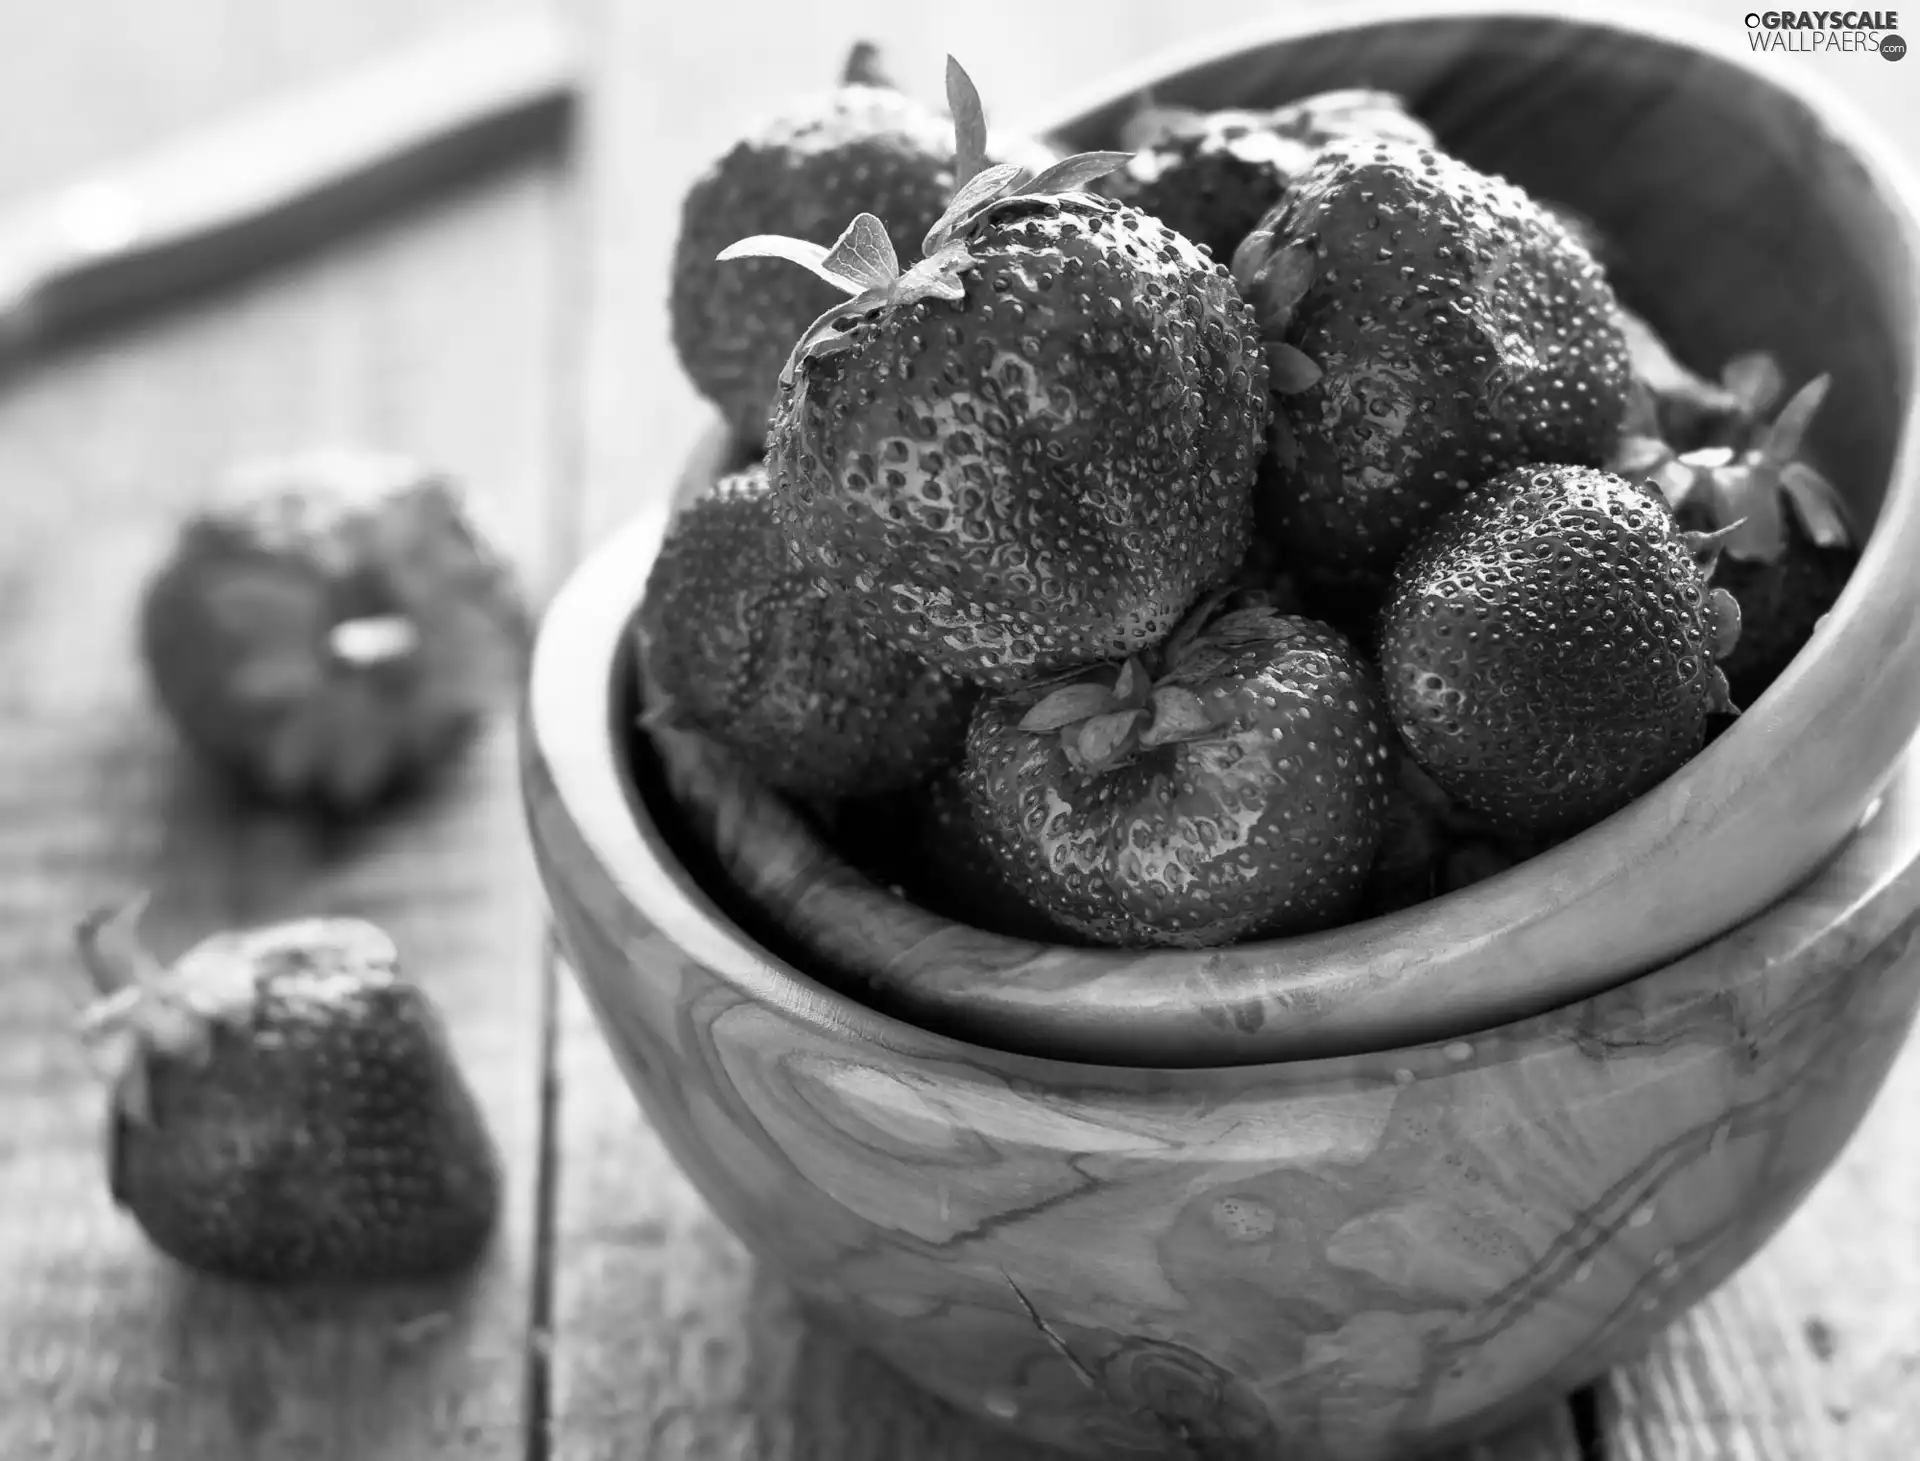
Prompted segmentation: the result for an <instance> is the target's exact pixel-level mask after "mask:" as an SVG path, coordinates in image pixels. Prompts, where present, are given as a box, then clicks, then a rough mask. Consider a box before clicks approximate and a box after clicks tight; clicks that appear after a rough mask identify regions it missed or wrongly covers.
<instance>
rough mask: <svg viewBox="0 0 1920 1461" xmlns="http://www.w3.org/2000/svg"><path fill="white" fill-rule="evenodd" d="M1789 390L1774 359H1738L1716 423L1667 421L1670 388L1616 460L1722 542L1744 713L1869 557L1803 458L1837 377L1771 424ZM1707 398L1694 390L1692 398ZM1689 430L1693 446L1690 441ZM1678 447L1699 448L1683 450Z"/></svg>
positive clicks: (1732, 666)
mask: <svg viewBox="0 0 1920 1461" xmlns="http://www.w3.org/2000/svg"><path fill="white" fill-rule="evenodd" d="M1674 369H1675V371H1676V372H1680V373H1682V374H1681V376H1680V377H1679V378H1681V379H1685V378H1687V377H1691V373H1690V372H1686V371H1685V368H1684V367H1679V366H1675V367H1674ZM1691 378H1692V379H1693V380H1696V381H1697V380H1698V377H1691ZM1656 379H1658V378H1657V377H1656ZM1781 382H1782V376H1781V373H1780V369H1779V367H1778V366H1777V365H1776V364H1775V363H1774V362H1773V360H1772V359H1771V357H1768V356H1765V355H1750V356H1742V357H1739V358H1738V359H1736V360H1733V361H1730V362H1728V364H1727V366H1726V368H1725V369H1724V370H1723V371H1722V373H1721V384H1720V385H1719V386H1718V387H1717V389H1718V391H1719V392H1720V393H1721V394H1722V395H1723V396H1724V398H1725V401H1726V404H1725V405H1724V407H1723V409H1722V410H1721V411H1720V412H1719V413H1718V414H1717V415H1714V416H1711V417H1709V416H1705V415H1703V414H1696V415H1690V416H1685V417H1678V418H1676V413H1675V412H1674V411H1673V410H1672V409H1671V408H1670V409H1668V410H1666V411H1664V412H1663V411H1661V410H1660V406H1661V405H1668V404H1669V403H1671V402H1672V401H1674V400H1675V399H1676V398H1678V397H1679V396H1680V392H1679V391H1678V390H1676V389H1674V388H1671V387H1669V388H1668V389H1667V390H1666V391H1665V392H1664V393H1663V394H1662V396H1661V397H1660V398H1659V399H1658V400H1657V402H1656V405H1655V407H1654V409H1653V410H1651V411H1647V410H1644V409H1643V410H1642V411H1641V412H1640V413H1639V415H1638V419H1637V422H1636V424H1635V429H1634V431H1633V433H1632V434H1630V435H1628V436H1627V437H1625V438H1624V439H1623V440H1622V441H1621V443H1620V446H1619V448H1618V450H1617V452H1616V454H1615V460H1614V465H1615V468H1616V470H1618V471H1620V472H1621V473H1622V474H1623V475H1631V476H1640V477H1645V478H1646V479H1647V480H1648V481H1650V482H1652V483H1653V485H1654V486H1656V487H1657V488H1659V490H1660V491H1661V492H1662V493H1663V494H1664V495H1665V497H1666V499H1667V501H1668V502H1669V503H1670V504H1671V505H1672V507H1673V509H1674V511H1675V513H1676V514H1677V515H1678V517H1679V519H1680V521H1681V522H1682V523H1683V524H1684V525H1686V526H1688V527H1690V528H1694V529H1696V530H1699V531H1703V532H1718V533H1721V534H1722V545H1721V554H1720V558H1719V561H1718V564H1717V566H1716V567H1715V569H1714V573H1713V582H1714V584H1715V585H1716V586H1717V587H1719V588H1723V589H1725V590H1726V591H1727V592H1728V593H1730V594H1732V595H1733V597H1734V598H1735V600H1737V601H1738V603H1739V605H1740V640H1739V642H1738V643H1737V644H1736V645H1734V648H1733V652H1732V653H1731V654H1730V655H1728V656H1727V658H1726V659H1725V660H1724V661H1723V662H1722V664H1721V669H1722V670H1723V671H1724V672H1725V674H1726V677H1727V682H1728V685H1729V687H1730V688H1731V691H1732V695H1733V698H1734V700H1735V701H1736V702H1737V703H1739V704H1741V705H1751V704H1752V703H1753V702H1754V701H1755V700H1757V699H1758V698H1759V697H1760V696H1761V695H1762V694H1763V693H1764V692H1765V691H1766V688H1767V686H1768V685H1770V684H1772V683H1773V681H1774V680H1775V679H1776V678H1777V677H1778V676H1779V674H1780V672H1781V671H1782V670H1784V669H1785V668H1786V667H1787V665H1788V663H1789V662H1791V661H1792V659H1793V658H1794V656H1795V655H1797V654H1798V653H1799V652H1800V648H1801V646H1802V645H1804V644H1805V643H1806V642H1807V640H1808V638H1810V637H1811V636H1812V634H1813V631H1814V628H1815V627H1816V626H1817V625H1818V624H1819V622H1820V619H1821V616H1822V615H1824V614H1825V613H1826V612H1827V610H1828V609H1830V608H1832V607H1833V603H1834V600H1836V599H1837V598H1839V596H1840V591H1841V589H1843V588H1845V587H1846V583H1847V578H1848V576H1849V575H1850V574H1851V573H1852V571H1853V565H1854V563H1855V562H1856V561H1857V559H1858V557H1859V554H1858V550H1857V549H1856V547H1855V544H1856V543H1857V541H1858V538H1857V534H1856V532H1855V529H1854V528H1853V526H1852V524H1851V522H1850V520H1849V513H1848V509H1847V505H1846V503H1845V501H1844V500H1843V499H1842V498H1841V496H1840V494H1839V492H1838V491H1837V490H1836V489H1835V488H1834V486H1833V484H1832V483H1831V482H1829V481H1828V480H1827V478H1826V477H1825V476H1824V475H1823V474H1822V473H1821V471H1820V470H1819V468H1817V467H1816V466H1814V465H1813V463H1812V462H1811V461H1810V460H1808V458H1807V455H1806V452H1805V450H1804V440H1805V437H1806V433H1807V429H1808V427H1809V426H1810V425H1811V424H1812V422H1813V418H1814V415H1815V413H1816V412H1818V410H1819V408H1820V404H1821V402H1822V401H1823V400H1824V399H1825V398H1826V392H1827V389H1828V378H1827V377H1826V376H1818V377H1816V378H1815V379H1813V380H1811V381H1809V382H1807V384H1806V385H1804V386H1802V387H1801V388H1800V390H1798V391H1797V392H1795V393H1794V395H1793V396H1792V397H1791V398H1790V399H1789V400H1787V402H1786V403H1785V404H1784V405H1782V406H1781V407H1780V410H1779V412H1778V413H1777V414H1776V415H1775V416H1773V418H1772V419H1771V420H1768V419H1765V415H1764V413H1765V412H1766V410H1767V408H1768V407H1770V406H1771V405H1772V404H1773V401H1774V398H1775V397H1776V396H1777V395H1778V393H1779V391H1780V389H1781ZM1703 394H1704V393H1703V391H1701V390H1700V389H1698V388H1695V389H1693V390H1692V391H1691V392H1690V393H1689V394H1688V395H1687V396H1686V399H1688V400H1695V401H1697V400H1699V399H1700V398H1701V397H1702V395H1703ZM1689 428H1690V429H1691V435H1690V436H1688V435H1682V434H1681V433H1682V431H1683V430H1687V429H1689ZM1675 438H1678V439H1679V440H1680V441H1686V440H1689V439H1691V440H1692V441H1693V443H1694V445H1693V446H1692V448H1691V449H1690V450H1686V449H1682V450H1676V446H1675V444H1674V441H1675Z"/></svg>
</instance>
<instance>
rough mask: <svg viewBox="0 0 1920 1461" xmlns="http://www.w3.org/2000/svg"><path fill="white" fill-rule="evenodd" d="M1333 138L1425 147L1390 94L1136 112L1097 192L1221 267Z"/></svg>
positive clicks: (1421, 127)
mask: <svg viewBox="0 0 1920 1461" xmlns="http://www.w3.org/2000/svg"><path fill="white" fill-rule="evenodd" d="M1342 137H1392V138H1396V139H1398V140H1399V141H1402V142H1408V143H1412V144H1413V145H1415V146H1421V147H1431V146H1433V145H1434V139H1433V134H1432V133H1431V132H1430V131H1428V130H1427V127H1426V125H1425V123H1423V122H1421V121H1419V120H1418V119H1417V118H1415V117H1414V116H1413V115H1411V114H1410V113H1409V112H1408V111H1407V109H1406V103H1405V102H1403V101H1402V100H1401V99H1400V98H1399V97H1397V96H1394V95H1392V94H1391V93H1389V92H1384V91H1373V90H1367V89H1364V88H1356V89H1353V90H1345V91H1325V92H1320V93H1318V94H1316V95H1314V96H1308V97H1303V98H1301V99H1300V100H1298V101H1293V102H1288V103H1287V104H1286V105H1285V106H1281V107H1274V108H1272V109H1270V110H1264V111H1246V110H1238V109H1235V110H1225V111H1211V112H1202V111H1195V110H1193V109H1191V108H1188V107H1169V106H1153V105H1148V106H1146V107H1143V108H1142V109H1141V110H1140V111H1139V112H1137V113H1135V114H1134V116H1133V118H1132V119H1131V120H1130V121H1129V122H1128V124H1127V126H1126V127H1125V128H1124V129H1123V130H1122V133H1121V143H1122V145H1123V146H1125V147H1127V148H1129V149H1132V150H1133V153H1134V155H1133V158H1132V159H1131V160H1130V161H1129V162H1128V163H1127V164H1126V166H1125V167H1123V168H1121V169H1120V170H1119V171H1117V172H1115V173H1114V174H1112V176H1111V177H1109V178H1108V179H1107V181H1106V183H1105V186H1104V188H1103V191H1104V192H1106V194H1107V195H1108V196H1109V197H1113V198H1118V199H1120V200H1121V201H1122V202H1124V203H1131V204H1133V206H1134V207H1136V208H1139V209H1141V210H1142V211H1143V212H1147V213H1151V214H1153V216H1154V217H1156V218H1158V219H1159V220H1160V221H1161V222H1163V223H1165V224H1166V225H1167V226H1168V227H1169V228H1172V229H1174V230H1175V231H1176V232H1179V233H1182V234H1185V235H1186V236H1187V237H1188V238H1190V239H1192V240H1193V241H1194V242H1195V243H1197V244H1199V245H1200V247H1201V248H1203V249H1205V250H1206V251H1207V252H1208V253H1209V254H1211V255H1212V256H1213V257H1214V258H1216V259H1218V260H1219V261H1220V262H1221V263H1223V264H1224V263H1226V262H1227V261H1228V260H1230V259H1231V258H1232V257H1233V251H1234V250H1235V249H1236V248H1238V247H1239V246H1240V240H1242V239H1243V238H1245V237H1246V236H1247V235H1248V234H1249V233H1251V232H1253V228H1254V225H1255V224H1257V223H1258V222H1259V221H1260V216H1261V215H1262V214H1263V213H1265V212H1266V211H1267V210H1268V209H1269V208H1271V207H1272V206H1273V205H1274V204H1275V203H1277V202H1279V201H1280V195H1281V194H1282V193H1284V192H1285V191H1286V190H1287V185H1288V184H1289V183H1291V182H1292V181H1293V179H1294V178H1296V177H1297V176H1299V175H1300V174H1301V173H1302V172H1304V171H1305V170H1306V169H1307V167H1308V166H1309V165H1310V164H1311V163H1312V162H1313V159H1314V158H1315V156H1317V155H1318V154H1319V152H1320V150H1321V149H1322V148H1324V147H1325V146H1326V145H1327V144H1328V143H1330V142H1333V141H1335V140H1337V139H1339V138H1342Z"/></svg>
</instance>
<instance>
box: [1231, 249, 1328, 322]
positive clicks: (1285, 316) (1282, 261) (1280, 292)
mask: <svg viewBox="0 0 1920 1461" xmlns="http://www.w3.org/2000/svg"><path fill="white" fill-rule="evenodd" d="M1235 257H1236V258H1237V257H1238V255H1236V256H1235ZM1315 265H1316V261H1315V259H1314V255H1313V250H1312V249H1311V248H1309V247H1307V245H1305V244H1289V245H1288V246H1287V247H1286V248H1284V249H1281V250H1280V251H1279V252H1278V253H1276V254H1274V255H1273V256H1272V257H1271V258H1269V259H1268V260H1267V261H1266V262H1265V263H1264V264H1262V265H1261V266H1260V268H1259V270H1258V271H1257V272H1256V273H1255V275H1254V277H1253V280H1252V282H1251V284H1250V286H1249V293H1250V297H1251V298H1252V300H1253V304H1254V308H1255V309H1257V310H1258V311H1259V314H1260V328H1261V329H1262V330H1263V331H1265V332H1266V333H1267V334H1268V335H1270V336H1276V337H1277V336H1281V335H1284V334H1285V333H1286V331H1287V327H1288V326H1289V325H1291V324H1292V323H1293V312H1294V310H1295V308H1297V307H1298V305H1299V303H1300V301H1301V300H1302V299H1304V298H1306V294H1307V289H1308V286H1310V285H1311V284H1312V283H1313V275H1314V270H1315Z"/></svg>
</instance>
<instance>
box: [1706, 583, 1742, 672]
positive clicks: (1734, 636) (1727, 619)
mask: <svg viewBox="0 0 1920 1461" xmlns="http://www.w3.org/2000/svg"><path fill="white" fill-rule="evenodd" d="M1707 619H1708V623H1709V625H1710V626H1711V628H1712V631H1713V646H1712V647H1713V657H1714V658H1715V659H1725V658H1726V657H1727V656H1728V655H1730V654H1732V653H1733V648H1734V646H1735V645H1736V644H1738V643H1739V642H1740V600H1738V599H1736V598H1735V597H1734V596H1733V595H1732V594H1730V593H1728V592H1727V591H1726V590H1725V589H1723V588H1716V589H1713V590H1712V591H1711V592H1709V593H1708V595H1707Z"/></svg>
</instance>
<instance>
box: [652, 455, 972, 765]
mask: <svg viewBox="0 0 1920 1461" xmlns="http://www.w3.org/2000/svg"><path fill="white" fill-rule="evenodd" d="M635 636H636V646H637V648H638V651H639V654H640V657H641V662H642V664H643V666H644V667H645V671H646V675H647V680H648V683H649V692H650V694H651V695H653V696H654V697H655V698H654V700H653V702H652V703H651V704H650V705H649V707H648V715H649V719H650V720H665V721H668V722H671V723H675V724H678V725H680V726H682V727H683V728H686V729H690V730H697V731H700V732H702V733H703V734H705V735H707V736H710V737H712V738H713V739H714V740H716V741H718V742H720V743H721V744H722V745H724V746H726V747H727V748H728V749H729V750H731V751H732V752H733V754H734V755H735V756H736V757H737V758H738V759H739V761H740V763H741V765H742V767H743V768H744V769H746V770H747V771H749V772H750V773H752V774H753V775H754V776H756V777H758V778H759V779H760V780H761V781H762V782H763V783H765V784H766V785H768V786H771V787H773V788H775V789H776V790H779V791H783V792H787V793H789V794H791V795H794V796H798V797H802V798H819V799H823V800H827V801H832V800H834V799H837V798H840V797H845V796H853V795H869V794H875V793H881V792H885V791H889V790H893V789H896V788H900V787H904V786H909V785H911V784H913V783H914V782H916V781H919V780H920V779H921V778H922V777H924V776H926V775H927V774H928V773H929V772H931V771H933V770H934V769H936V768H937V767H939V766H940V765H941V764H943V762H945V761H947V760H950V759H952V758H953V757H955V756H957V755H958V754H959V750H960V745H961V741H962V739H963V737H964V736H965V734H966V724H967V713H968V709H969V707H968V704H967V692H966V689H965V687H964V686H963V685H961V684H960V683H959V682H957V681H955V680H953V679H951V678H950V677H948V676H946V675H944V674H942V673H940V672H939V671H938V670H935V669H933V668H932V667H931V666H929V665H928V664H927V663H926V661H924V660H922V659H920V658H918V657H917V656H915V655H912V654H908V653H905V652H904V651H901V650H897V649H893V648H890V647H888V646H887V645H885V644H882V643H881V642H880V641H878V640H876V639H875V638H874V637H873V636H872V634H871V632H870V631H869V628H868V626H867V625H866V624H865V623H863V622H862V618H861V613H860V610H859V608H858V606H857V605H856V604H855V603H854V602H853V600H851V599H850V598H848V597H846V596H845V595H842V594H838V593H834V592H832V591H830V590H828V589H826V588H824V587H822V586H821V585H820V584H819V583H817V582H816V581H815V580H814V578H813V577H812V576H811V575H810V574H809V573H808V572H807V571H806V570H805V569H804V568H803V567H802V566H801V565H800V564H799V562H798V561H797V560H796V559H795V558H794V557H793V555H792V553H791V552H790V551H789V550H788V548H787V542H786V538H785V536H784V535H783V534H782V532H781V529H780V525H779V523H778V521H777V520H776V518H775V516H774V502H773V491H772V488H771V487H770V485H769V484H768V481H767V472H766V468H765V467H764V466H755V467H751V468H749V469H748V470H746V471H745V472H742V473H739V474H737V475H735V476H732V477H726V478H723V479H722V480H721V481H720V482H719V483H718V484H716V486H715V487H714V488H713V490H712V491H711V492H709V493H708V494H707V495H706V496H704V497H702V498H699V499H697V500H695V501H694V502H692V503H689V504H688V505H687V506H686V507H685V508H683V509H682V510H681V512H680V513H679V514H678V516H677V517H676V518H675V520H674V522H673V525H672V527H671V528H670V529H669V531H668V534H667V540H666V542H665V544H664V545H663V546H662V547H661V550H660V555H659V557H658V558H657V559H656V560H655V562H654V565H653V570H652V572H651V573H650V574H649V575H648V578H647V587H646V594H645V597H644V598H643V600H642V602H641V606H640V613H639V615H638V618H637V620H636V623H635Z"/></svg>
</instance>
